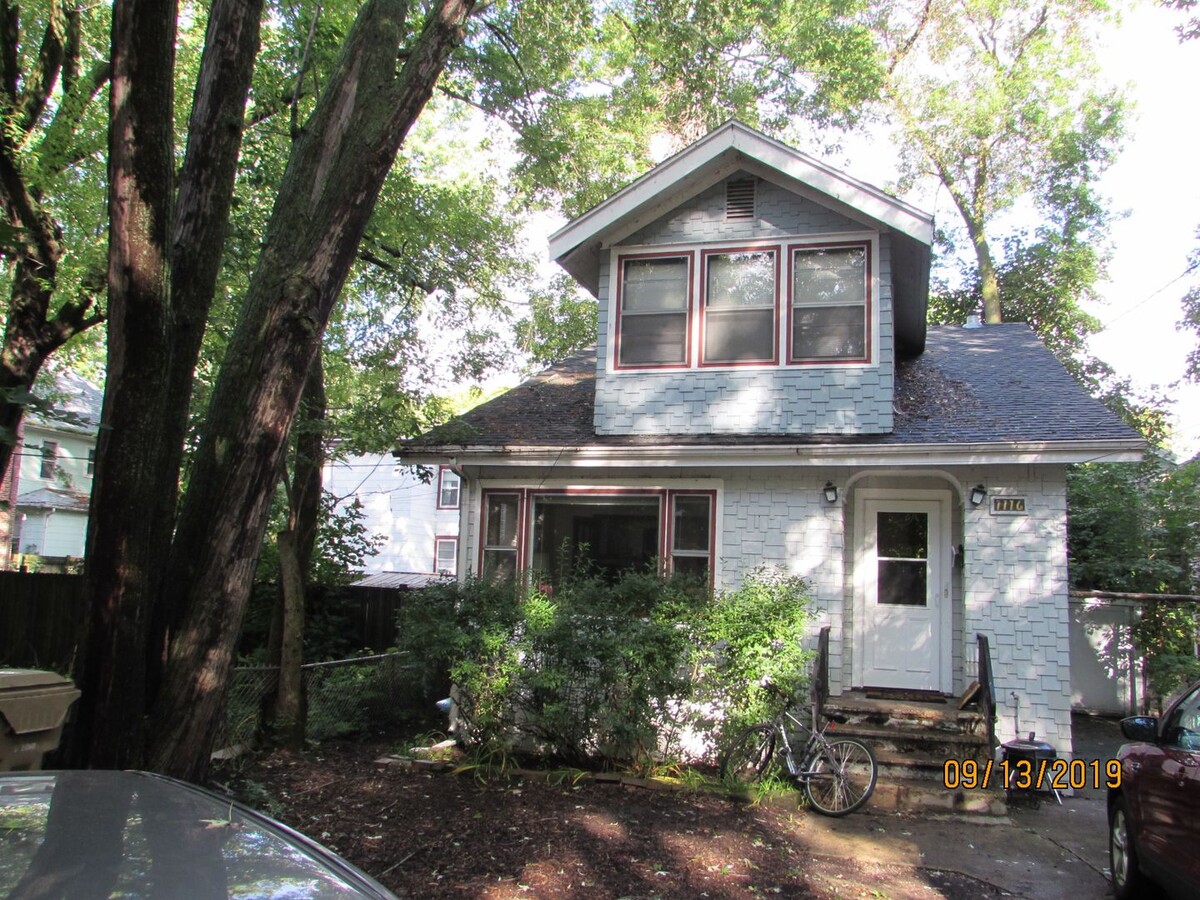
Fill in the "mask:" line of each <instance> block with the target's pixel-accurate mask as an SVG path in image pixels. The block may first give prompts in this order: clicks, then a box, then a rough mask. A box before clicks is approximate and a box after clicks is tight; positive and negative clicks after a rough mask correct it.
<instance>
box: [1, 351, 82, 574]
mask: <svg viewBox="0 0 1200 900" xmlns="http://www.w3.org/2000/svg"><path fill="white" fill-rule="evenodd" d="M54 383H55V386H54V390H55V392H56V394H57V395H58V397H57V399H56V401H55V403H54V405H55V407H56V408H57V409H59V410H61V411H63V412H65V413H68V414H70V415H71V416H72V418H71V419H70V420H64V421H59V420H57V419H53V418H50V417H47V416H44V415H39V414H38V413H30V414H29V415H27V416H26V417H25V419H24V421H23V422H22V426H21V434H20V446H19V448H18V453H17V459H16V461H15V464H14V465H13V467H12V468H11V469H10V470H9V478H8V479H7V484H6V485H5V497H6V498H8V499H9V502H10V503H11V505H12V509H13V517H12V525H11V536H12V553H13V555H14V557H16V556H17V555H18V554H20V555H22V556H25V555H31V556H41V557H57V558H64V557H71V558H74V559H82V558H83V551H84V542H85V540H86V537H87V521H88V502H89V499H90V497H91V493H92V471H93V468H94V467H95V464H96V433H97V429H98V427H99V424H98V423H99V421H100V405H101V401H102V398H103V395H102V393H101V391H100V389H99V388H98V387H96V386H95V385H93V384H91V383H90V382H88V381H87V380H86V379H84V378H82V377H81V376H79V375H76V374H75V373H73V372H68V371H64V372H59V373H57V374H56V375H55V376H54ZM14 494H15V500H14V499H12V497H13V495H14Z"/></svg>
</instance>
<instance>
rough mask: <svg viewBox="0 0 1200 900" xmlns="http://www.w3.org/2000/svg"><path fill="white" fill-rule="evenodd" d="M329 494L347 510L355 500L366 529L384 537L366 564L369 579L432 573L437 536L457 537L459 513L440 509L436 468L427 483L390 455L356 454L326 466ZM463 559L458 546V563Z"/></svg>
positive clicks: (326, 483) (365, 569)
mask: <svg viewBox="0 0 1200 900" xmlns="http://www.w3.org/2000/svg"><path fill="white" fill-rule="evenodd" d="M325 490H327V491H329V492H330V493H332V494H333V495H334V496H335V497H338V498H339V499H340V500H341V505H342V506H343V507H344V506H346V505H348V504H350V503H352V502H353V501H354V500H355V499H357V500H358V502H359V503H360V504H362V509H363V515H364V520H363V523H364V524H365V525H366V527H367V529H368V531H369V532H370V533H371V534H373V535H380V536H382V538H383V542H382V544H381V546H380V548H379V551H378V552H377V553H376V554H375V555H374V556H371V557H369V558H368V559H367V560H366V564H365V565H364V572H365V573H366V574H368V575H373V574H378V573H381V572H414V573H421V574H431V573H433V572H434V563H435V554H436V551H437V548H436V540H437V538H439V537H454V538H457V537H458V514H459V510H458V509H438V472H437V469H436V468H434V469H433V474H432V478H431V480H430V481H429V482H428V483H426V482H423V481H422V480H421V479H420V478H419V477H418V475H417V474H416V473H415V472H414V471H413V470H412V469H411V468H408V467H402V466H398V465H397V464H396V460H395V458H394V457H393V456H392V455H391V454H390V453H388V454H381V455H371V456H352V457H349V458H347V459H341V460H337V461H335V462H331V463H329V464H328V465H327V466H326V470H325ZM465 500H466V498H465V495H463V496H461V501H463V502H465ZM460 505H461V503H460ZM461 558H462V547H461V544H460V547H459V559H460V564H461Z"/></svg>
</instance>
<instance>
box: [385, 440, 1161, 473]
mask: <svg viewBox="0 0 1200 900" xmlns="http://www.w3.org/2000/svg"><path fill="white" fill-rule="evenodd" d="M1143 449H1144V444H1143V443H1142V442H1141V441H1140V440H1108V441H1024V442H1016V443H1011V444H995V443H962V444H903V445H896V444H878V445H862V444H757V445H756V444H737V445H729V446H720V445H717V446H714V445H702V446H697V445H693V444H675V445H671V444H660V445H654V446H620V445H617V446H602V445H590V446H579V447H561V446H502V447H493V446H472V445H457V446H456V445H445V446H442V447H425V448H422V449H421V450H419V451H410V452H406V451H405V450H404V449H403V448H401V449H400V450H398V451H396V456H397V457H398V458H399V459H400V460H401V462H403V463H405V464H411V465H436V464H445V463H447V461H449V464H450V465H455V466H501V467H504V466H512V467H526V466H551V467H554V468H577V469H583V468H597V467H606V468H611V467H616V468H654V467H660V466H661V467H671V466H686V467H689V468H701V467H720V468H724V467H737V468H742V467H757V468H762V467H778V466H790V467H791V466H809V467H829V466H859V467H883V466H892V467H895V466H930V465H939V466H979V465H1067V464H1072V463H1085V462H1139V461H1140V460H1141V459H1142V451H1143Z"/></svg>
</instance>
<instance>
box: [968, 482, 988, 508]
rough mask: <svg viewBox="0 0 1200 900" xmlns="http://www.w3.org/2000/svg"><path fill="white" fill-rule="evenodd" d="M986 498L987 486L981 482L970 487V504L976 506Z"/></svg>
mask: <svg viewBox="0 0 1200 900" xmlns="http://www.w3.org/2000/svg"><path fill="white" fill-rule="evenodd" d="M986 498H987V488H985V487H984V486H983V485H982V484H977V485H975V487H973V488H971V505H972V506H978V505H979V504H980V503H982V502H983V501H984V500H985V499H986Z"/></svg>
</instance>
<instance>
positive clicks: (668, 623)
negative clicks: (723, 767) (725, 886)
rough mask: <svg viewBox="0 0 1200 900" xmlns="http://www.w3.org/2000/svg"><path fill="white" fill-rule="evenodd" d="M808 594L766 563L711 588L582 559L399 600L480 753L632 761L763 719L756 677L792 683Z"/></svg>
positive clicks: (430, 680) (762, 694)
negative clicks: (523, 580) (685, 739)
mask: <svg viewBox="0 0 1200 900" xmlns="http://www.w3.org/2000/svg"><path fill="white" fill-rule="evenodd" d="M808 600H809V595H808V588H807V585H806V584H805V583H804V582H803V581H802V580H801V579H799V578H794V577H789V576H783V575H779V574H774V573H770V572H766V571H759V572H755V573H752V574H751V575H750V576H749V577H748V578H747V579H746V581H745V583H744V584H743V585H742V586H741V587H739V588H737V589H736V590H733V591H727V592H721V593H719V594H718V595H716V596H715V597H710V596H709V595H708V591H707V589H705V588H704V587H702V586H700V585H698V584H697V583H696V582H695V581H694V580H690V579H686V578H682V577H678V578H669V579H664V578H660V577H658V576H657V575H656V574H655V573H654V572H653V571H648V572H630V573H626V574H624V575H622V576H620V577H618V578H616V579H615V580H610V579H608V578H606V577H605V576H604V575H602V574H601V573H598V572H595V571H589V570H587V569H586V568H584V569H582V570H579V571H576V572H575V573H573V574H571V575H570V576H569V577H567V578H565V579H564V580H563V581H562V582H561V583H560V584H557V585H554V586H551V585H548V584H541V583H538V580H537V579H536V578H535V579H532V585H531V586H530V587H528V588H522V587H520V586H518V585H514V584H513V583H511V582H509V583H503V584H490V583H487V582H485V581H482V580H481V579H471V580H468V581H466V582H464V583H462V584H456V585H438V586H435V587H431V588H429V589H426V590H425V591H422V593H421V597H420V598H418V599H417V600H415V601H414V602H413V603H409V604H406V606H405V608H404V610H403V611H402V612H401V614H400V622H399V632H400V646H401V649H403V650H407V651H409V652H410V654H411V655H412V658H413V659H415V660H418V661H419V663H420V665H421V667H422V674H421V676H420V677H421V679H422V681H423V682H424V683H426V684H427V685H430V686H432V685H438V684H442V683H444V682H445V680H451V681H453V683H454V696H455V699H456V701H457V703H458V707H459V719H460V721H459V727H460V734H459V736H460V738H461V739H464V740H466V741H467V742H468V743H470V744H471V745H473V746H474V747H475V748H476V749H477V750H479V751H480V752H481V753H483V754H495V753H499V752H505V751H507V750H509V749H510V748H512V747H514V746H517V747H518V748H521V747H523V748H524V749H526V750H532V751H536V752H539V753H541V754H543V755H546V756H549V757H550V758H551V759H553V760H554V761H556V762H560V763H565V764H569V765H574V766H603V765H609V764H611V763H613V762H615V761H618V760H619V761H621V762H625V763H629V762H632V763H634V764H635V765H641V764H645V763H648V762H651V761H653V760H655V759H656V758H658V757H659V756H660V754H661V753H663V752H664V751H665V752H667V753H672V752H674V751H675V750H677V749H678V747H677V745H676V743H675V742H676V741H677V740H678V738H679V736H680V734H681V732H682V730H683V729H684V728H685V727H689V726H691V727H695V726H697V725H698V726H700V728H702V729H704V730H706V731H707V732H708V733H709V736H710V742H711V736H712V734H715V733H717V732H722V731H724V730H725V729H726V728H727V727H734V726H739V727H740V725H741V724H743V723H745V722H748V721H750V720H752V719H758V718H762V717H765V716H766V715H767V714H768V713H769V710H770V707H771V706H772V705H775V704H772V701H771V697H770V695H769V694H768V693H767V692H766V691H765V690H764V688H763V687H762V684H761V682H762V680H763V679H765V678H769V679H770V680H771V681H772V682H773V683H774V684H776V685H778V686H779V687H780V688H782V689H784V690H786V691H789V692H797V691H799V690H801V688H802V686H803V684H804V681H805V667H806V663H807V654H805V653H804V651H803V650H802V645H801V642H802V640H803V638H804V636H805V634H806V628H807V625H808V622H809V620H810V618H811V616H810V613H809V610H808ZM716 710H724V712H725V714H724V715H723V716H722V715H717V714H715V711H716ZM522 739H523V740H522Z"/></svg>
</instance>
